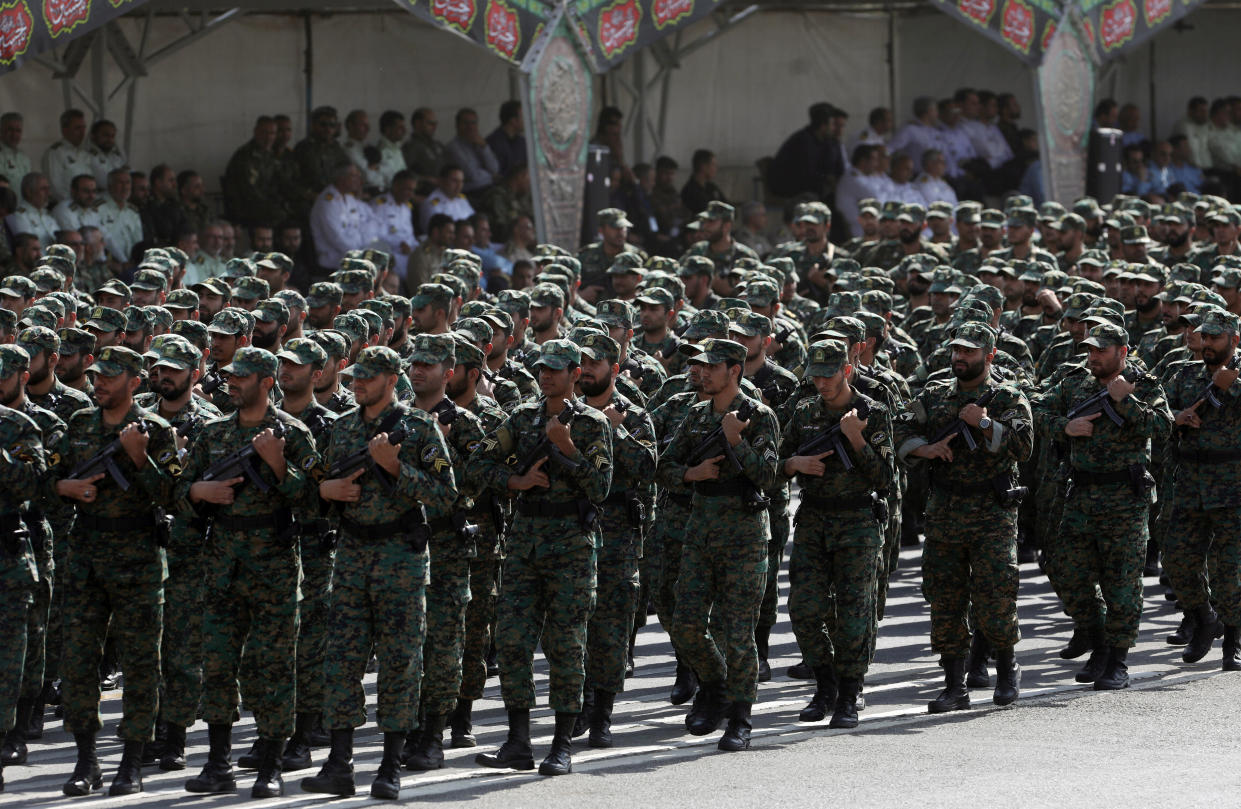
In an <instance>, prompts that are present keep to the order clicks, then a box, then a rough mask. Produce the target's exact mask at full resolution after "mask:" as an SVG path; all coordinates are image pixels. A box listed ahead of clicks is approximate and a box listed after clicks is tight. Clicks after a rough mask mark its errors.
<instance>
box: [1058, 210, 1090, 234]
mask: <svg viewBox="0 0 1241 809" xmlns="http://www.w3.org/2000/svg"><path fill="white" fill-rule="evenodd" d="M1085 229H1086V220H1085V219H1082V218H1081V217H1080V216H1079V215H1077V214H1075V213H1066V214H1065V215H1064V216H1062V217H1060V219H1059V220H1058V221H1057V222H1056V230H1059V231H1065V230H1081V231H1084V230H1085Z"/></svg>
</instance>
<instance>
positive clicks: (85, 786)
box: [60, 733, 103, 798]
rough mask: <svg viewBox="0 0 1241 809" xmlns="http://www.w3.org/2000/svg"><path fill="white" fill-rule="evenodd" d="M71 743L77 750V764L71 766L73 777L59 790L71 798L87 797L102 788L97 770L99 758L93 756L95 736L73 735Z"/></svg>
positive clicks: (91, 734)
mask: <svg viewBox="0 0 1241 809" xmlns="http://www.w3.org/2000/svg"><path fill="white" fill-rule="evenodd" d="M73 743H74V744H75V745H77V748H78V762H77V764H75V765H74V766H73V775H70V776H69V780H68V781H66V782H65V785H64V786H63V787H61V789H60V791H61V792H63V793H65V794H66V795H68V796H69V797H71V798H72V797H77V796H79V795H89V794H91V793H92V792H94V791H95V790H96V789H101V788H102V787H103V772H102V771H101V770H100V769H99V757H98V756H96V755H95V734H93V733H75V734H73Z"/></svg>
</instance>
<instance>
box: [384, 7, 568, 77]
mask: <svg viewBox="0 0 1241 809" xmlns="http://www.w3.org/2000/svg"><path fill="white" fill-rule="evenodd" d="M394 2H395V3H396V4H397V5H398V6H400V7H401V8H403V9H405V10H406V11H408V12H410V13H412V14H414V15H415V16H418V17H421V18H422V19H424V20H427V21H429V22H432V23H434V24H436V25H438V26H439V27H441V28H443V29H445V30H447V31H452V32H453V33H455V34H459V35H461V36H463V37H465V38H467V39H470V40H472V41H474V42H476V43H477V44H479V45H482V46H483V47H485V48H487V49H488V50H490V51H491V52H492V53H494V54H496V55H497V56H499V57H500V58H502V59H504V60H506V61H508V62H512V63H514V64H521V61H522V59H524V58H525V56H526V52H527V51H528V50H530V45H531V44H533V43H534V41H535V40H537V39H538V34H539V32H541V31H542V30H543V24H544V22H546V20H547V6H545V5H544V3H543V0H394Z"/></svg>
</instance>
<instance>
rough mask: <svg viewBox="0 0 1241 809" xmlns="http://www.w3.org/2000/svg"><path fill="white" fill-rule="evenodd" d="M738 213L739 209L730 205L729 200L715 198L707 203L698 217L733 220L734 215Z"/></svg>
mask: <svg viewBox="0 0 1241 809" xmlns="http://www.w3.org/2000/svg"><path fill="white" fill-rule="evenodd" d="M736 213H737V209H736V208H734V207H733V206H731V205H729V204H728V203H727V202H722V201H721V200H718V199H713V200H711V201H710V202H708V203H707V208H706V210H704V211H701V212H700V213H699V214H698V217H699V218H700V219H726V220H728V221H729V222H731V221H733V217H734V216H735V215H736Z"/></svg>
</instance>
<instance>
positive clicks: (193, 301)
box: [164, 289, 198, 311]
mask: <svg viewBox="0 0 1241 809" xmlns="http://www.w3.org/2000/svg"><path fill="white" fill-rule="evenodd" d="M164 308H165V309H185V310H187V311H192V310H194V309H197V308H198V293H197V292H194V291H193V290H191V289H174V290H173V291H172V292H169V293H168V298H167V299H166V300H165V301H164Z"/></svg>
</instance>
